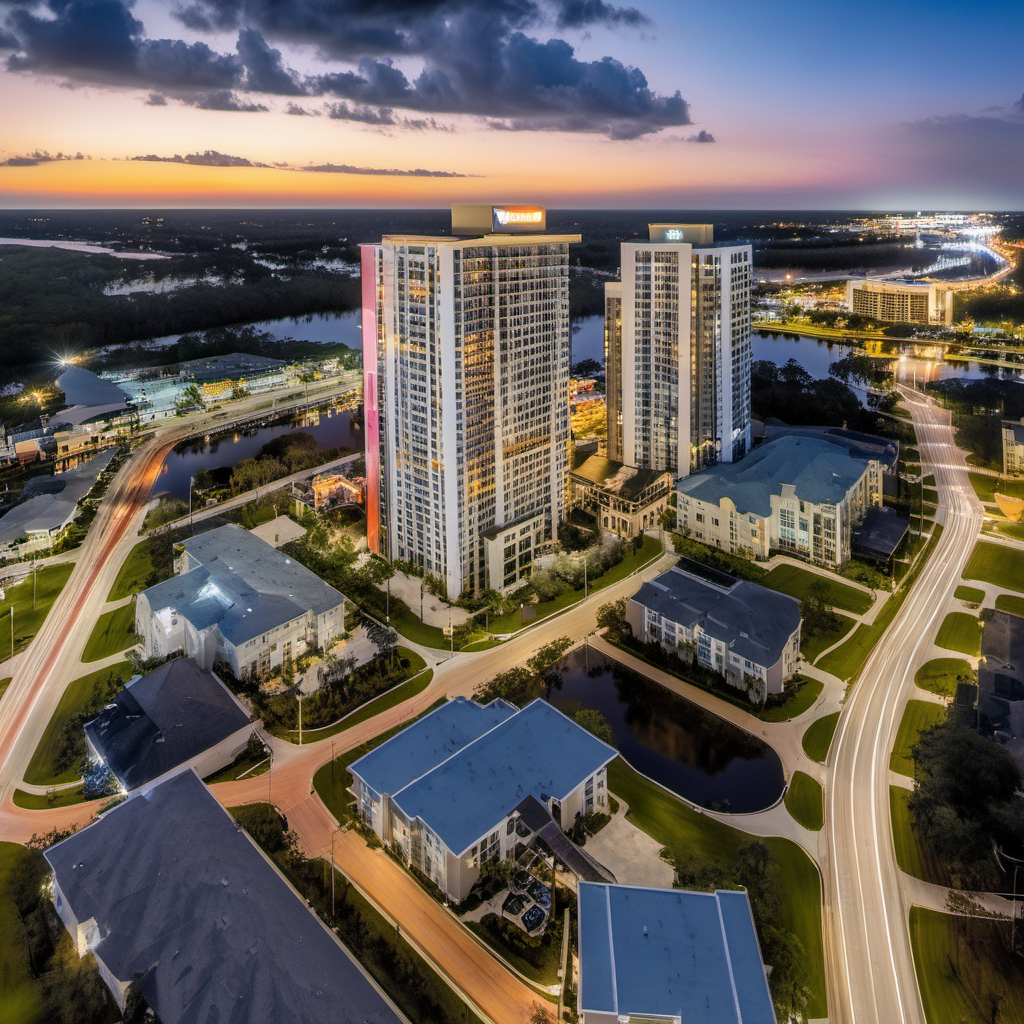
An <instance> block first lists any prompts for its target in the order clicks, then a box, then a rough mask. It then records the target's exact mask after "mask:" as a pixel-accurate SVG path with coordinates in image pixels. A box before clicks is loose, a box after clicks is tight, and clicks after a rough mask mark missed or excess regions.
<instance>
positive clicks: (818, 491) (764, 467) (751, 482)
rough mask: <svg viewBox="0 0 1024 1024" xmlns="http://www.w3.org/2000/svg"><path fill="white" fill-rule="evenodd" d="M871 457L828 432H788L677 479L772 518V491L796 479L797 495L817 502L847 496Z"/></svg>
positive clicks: (686, 488) (685, 489)
mask: <svg viewBox="0 0 1024 1024" xmlns="http://www.w3.org/2000/svg"><path fill="white" fill-rule="evenodd" d="M869 461H871V460H870V458H868V457H867V456H866V455H864V454H858V452H857V450H851V449H850V448H849V447H848V446H846V445H845V444H842V443H839V442H833V441H827V440H825V439H824V438H823V437H806V436H802V435H788V434H787V435H784V436H782V437H779V438H776V439H775V440H774V441H768V442H767V443H765V444H762V445H761V446H760V447H758V448H755V449H754V450H753V451H752V452H750V453H749V454H748V455H746V456H745V457H744V458H742V459H740V461H739V462H720V463H719V464H718V465H716V466H712V467H711V468H710V469H705V470H702V471H701V472H699V473H694V474H693V475H692V476H688V477H683V478H682V479H681V480H677V481H676V490H678V491H680V492H681V493H682V494H688V495H690V496H691V497H693V498H696V499H697V500H699V501H704V502H708V503H710V504H713V505H718V504H721V501H722V499H723V498H729V499H730V500H731V501H732V503H733V504H734V505H735V506H736V511H737V512H741V513H751V512H752V513H753V514H754V515H758V516H762V517H764V518H767V517H768V516H770V515H771V513H772V504H771V496H772V495H773V494H780V493H781V489H782V485H783V484H792V485H793V486H794V487H795V488H796V494H797V497H798V498H800V499H801V500H803V501H807V502H811V503H812V504H815V505H823V504H833V505H834V504H836V503H838V502H840V501H842V500H843V498H845V497H846V495H847V494H848V493H849V490H850V488H851V487H853V485H854V484H855V483H856V482H857V481H858V480H859V479H860V478H861V476H862V474H863V473H864V469H865V467H866V466H867V464H868V462H869Z"/></svg>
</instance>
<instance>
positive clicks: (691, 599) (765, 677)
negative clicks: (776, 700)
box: [626, 560, 801, 703]
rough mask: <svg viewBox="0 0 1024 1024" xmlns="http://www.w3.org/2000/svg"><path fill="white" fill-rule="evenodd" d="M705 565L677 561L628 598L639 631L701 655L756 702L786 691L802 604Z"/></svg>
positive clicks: (647, 638) (683, 653)
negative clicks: (686, 565) (691, 567)
mask: <svg viewBox="0 0 1024 1024" xmlns="http://www.w3.org/2000/svg"><path fill="white" fill-rule="evenodd" d="M682 561H683V562H684V563H685V560H682ZM694 567H695V568H697V566H696V565H695V566H694ZM699 570H700V572H701V575H697V574H696V573H695V572H688V571H687V570H686V569H685V568H682V567H681V566H675V567H673V568H671V569H669V570H668V572H663V573H662V574H661V575H660V576H657V577H655V578H654V579H653V580H651V581H650V583H645V584H644V585H643V586H642V587H641V588H640V589H639V590H638V591H637V593H636V594H634V595H633V597H631V598H630V599H629V600H628V601H627V602H626V621H627V622H628V623H629V625H630V628H631V629H632V630H633V635H634V636H635V637H637V638H638V639H639V640H640V641H641V642H642V643H651V642H654V643H659V644H661V645H662V646H663V647H665V648H667V649H668V650H670V651H672V652H673V653H676V654H678V655H680V657H682V658H684V659H690V658H695V659H696V660H697V663H698V664H699V665H702V666H704V668H707V669H711V670H712V671H713V672H718V673H720V674H721V675H722V676H724V677H725V680H726V682H727V683H729V684H730V685H731V686H735V687H736V688H737V689H741V690H745V691H746V692H747V694H748V696H749V697H750V699H751V700H752V701H755V702H758V703H759V702H761V701H763V700H764V699H765V698H766V697H767V696H768V695H769V694H777V693H782V691H783V688H784V686H785V683H786V680H787V679H789V678H790V677H791V676H792V675H793V674H794V673H795V672H796V670H797V664H798V661H799V657H800V621H801V620H800V602H799V601H797V600H796V598H793V597H789V596H788V595H787V594H780V593H778V591H775V590H769V589H768V588H767V587H761V586H758V585H757V584H756V583H750V582H748V581H747V580H737V579H736V578H735V577H733V576H728V575H726V574H725V573H719V572H715V571H714V570H708V569H707V568H706V567H705V566H700V567H699Z"/></svg>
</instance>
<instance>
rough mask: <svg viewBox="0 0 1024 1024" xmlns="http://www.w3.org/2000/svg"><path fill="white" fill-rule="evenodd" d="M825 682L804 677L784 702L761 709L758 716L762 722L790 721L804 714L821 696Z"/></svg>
mask: <svg viewBox="0 0 1024 1024" xmlns="http://www.w3.org/2000/svg"><path fill="white" fill-rule="evenodd" d="M824 689H825V684H824V683H821V682H819V681H818V680H817V679H803V680H801V681H800V682H799V683H798V684H797V688H796V691H795V692H794V693H793V695H792V696H790V697H788V698H787V699H786V701H785V703H783V704H779V705H777V706H776V707H773V708H766V709H765V710H764V711H759V712H758V713H757V717H758V718H760V719H761V721H762V722H788V721H789V720H790V719H791V718H797V717H798V716H799V715H802V714H803V713H804V712H805V711H806V710H807V709H808V708H809V707H811V706H812V705H813V704H814V702H815V701H816V700H817V699H818V697H820V696H821V691H822V690H824Z"/></svg>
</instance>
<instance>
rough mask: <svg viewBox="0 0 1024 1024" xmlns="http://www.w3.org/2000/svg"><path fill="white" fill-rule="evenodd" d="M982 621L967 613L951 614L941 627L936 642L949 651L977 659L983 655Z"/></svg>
mask: <svg viewBox="0 0 1024 1024" xmlns="http://www.w3.org/2000/svg"><path fill="white" fill-rule="evenodd" d="M981 629H982V626H981V620H980V619H979V618H978V617H977V616H976V615H969V614H968V613H967V612H950V613H949V614H948V615H947V616H946V617H945V618H944V619H943V620H942V625H941V626H939V635H938V636H937V637H936V638H935V642H936V643H937V644H938V645H939V647H945V648H946V650H947V651H959V652H960V653H961V654H968V655H971V656H972V657H975V658H976V657H977V656H978V655H979V654H980V653H981Z"/></svg>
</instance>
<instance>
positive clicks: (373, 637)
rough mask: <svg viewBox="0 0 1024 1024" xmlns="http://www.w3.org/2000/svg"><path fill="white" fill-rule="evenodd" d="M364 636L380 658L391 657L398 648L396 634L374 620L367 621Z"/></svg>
mask: <svg viewBox="0 0 1024 1024" xmlns="http://www.w3.org/2000/svg"><path fill="white" fill-rule="evenodd" d="M366 635H367V637H368V638H369V641H370V643H371V644H373V646H374V647H376V648H377V653H378V654H379V655H380V656H381V657H386V656H389V655H391V654H392V653H394V650H395V648H396V647H397V646H398V634H397V633H396V632H395V631H394V630H393V629H391V628H390V627H389V626H384V625H381V623H379V622H377V620H376V619H369V620H367V623H366Z"/></svg>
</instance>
